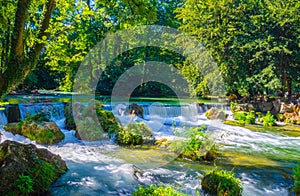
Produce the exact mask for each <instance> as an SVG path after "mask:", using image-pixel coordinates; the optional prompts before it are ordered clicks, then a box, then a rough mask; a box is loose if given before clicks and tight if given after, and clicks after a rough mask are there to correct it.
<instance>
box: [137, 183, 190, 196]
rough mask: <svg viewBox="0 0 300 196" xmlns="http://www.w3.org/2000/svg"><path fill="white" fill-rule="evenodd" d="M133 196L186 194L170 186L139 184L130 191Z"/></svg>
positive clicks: (178, 195)
mask: <svg viewBox="0 0 300 196" xmlns="http://www.w3.org/2000/svg"><path fill="white" fill-rule="evenodd" d="M132 195H133V196H185V195H187V194H184V193H180V192H178V191H176V190H174V188H172V187H163V186H156V185H150V186H148V187H145V186H140V187H139V188H138V190H136V191H135V192H133V193H132Z"/></svg>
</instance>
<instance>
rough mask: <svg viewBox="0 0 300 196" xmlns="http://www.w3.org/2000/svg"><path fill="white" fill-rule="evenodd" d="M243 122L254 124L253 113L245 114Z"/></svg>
mask: <svg viewBox="0 0 300 196" xmlns="http://www.w3.org/2000/svg"><path fill="white" fill-rule="evenodd" d="M245 123H247V124H255V114H254V113H252V112H248V113H247V115H246V120H245Z"/></svg>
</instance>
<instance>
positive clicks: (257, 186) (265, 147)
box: [0, 103, 300, 196]
mask: <svg viewBox="0 0 300 196" xmlns="http://www.w3.org/2000/svg"><path fill="white" fill-rule="evenodd" d="M63 106H64V104H63V103H49V104H48V103H47V104H40V103H39V104H20V105H19V108H20V113H21V116H22V118H23V119H24V118H25V117H26V115H30V114H34V113H36V112H40V111H44V112H46V113H47V114H48V115H49V116H50V118H51V119H52V120H54V121H55V122H56V123H57V124H58V126H59V127H60V128H61V130H62V132H63V133H64V134H65V139H64V140H63V141H62V142H60V143H59V144H57V145H51V146H47V147H45V146H42V145H37V146H38V147H42V148H47V149H49V150H50V151H51V152H53V153H55V154H59V155H60V156H61V157H62V158H63V159H64V160H65V161H66V163H67V166H68V168H69V170H68V171H67V173H66V174H64V175H63V176H62V177H61V178H60V179H59V180H58V181H57V182H56V183H55V184H54V185H53V186H52V188H51V190H50V192H51V195H83V194H87V193H88V195H131V193H132V191H133V190H134V189H135V188H137V186H138V184H151V183H158V184H165V185H171V186H174V187H185V188H184V189H182V191H184V192H188V193H189V194H191V195H196V190H199V189H200V184H201V180H200V179H201V176H202V174H203V173H204V172H205V171H206V170H207V169H209V168H210V167H213V166H207V165H205V164H200V163H197V162H181V161H171V162H170V163H168V164H165V165H163V166H159V167H155V168H150V169H143V171H142V172H143V175H137V174H135V173H134V165H138V163H139V161H141V160H138V159H139V158H141V157H139V156H138V154H137V155H133V154H128V153H130V150H128V149H125V150H124V149H122V148H120V147H119V146H118V145H115V144H114V143H112V142H111V141H105V140H104V141H96V142H85V141H81V140H78V139H77V138H76V137H75V131H69V130H66V129H64V127H65V124H64V115H63V113H64V111H63V108H64V107H63ZM210 107H212V106H208V105H200V106H199V105H198V104H191V105H186V106H184V107H182V108H180V107H178V106H173V105H161V104H153V105H152V106H151V105H150V104H148V105H143V108H144V111H145V113H144V114H145V118H144V119H138V120H139V121H144V122H145V123H146V124H147V125H148V126H149V127H151V128H152V129H153V130H154V136H155V137H156V138H157V139H159V138H162V137H166V138H168V139H178V137H177V136H176V135H175V134H174V130H175V129H177V130H178V131H181V129H183V127H184V126H201V125H207V126H208V129H209V130H211V131H212V132H214V133H215V135H214V137H216V138H217V140H216V141H217V143H219V144H222V146H223V147H222V149H224V150H229V151H234V152H243V153H245V154H249V155H250V154H251V155H252V156H253V155H255V154H262V155H263V156H272V157H276V156H278V155H280V156H282V157H284V156H287V155H288V156H289V158H291V159H293V160H294V161H296V160H297V158H298V160H299V161H300V158H299V154H300V138H297V137H286V136H282V135H278V134H274V133H260V132H253V131H250V130H248V129H245V128H241V127H235V126H229V125H224V124H223V123H221V122H220V121H211V120H207V118H206V117H205V116H204V112H205V111H206V110H207V109H208V108H210ZM215 107H219V108H220V107H224V106H221V105H215ZM105 108H106V109H108V110H112V111H114V107H108V106H106V107H105ZM225 112H227V113H228V114H230V115H231V113H230V111H226V108H225ZM114 114H115V115H116V116H117V117H118V118H119V119H120V121H121V122H122V124H123V125H126V124H127V123H129V122H130V116H129V115H127V116H126V115H119V114H117V113H116V111H115V112H114ZM185 114H189V115H185ZM0 123H1V124H2V125H4V124H6V123H7V119H6V117H5V115H4V113H3V112H2V111H0ZM0 131H1V133H2V140H1V142H3V141H5V140H14V141H18V142H21V143H25V144H29V143H33V144H35V142H33V141H31V140H29V139H27V138H25V137H23V136H20V135H13V134H11V133H9V132H6V131H4V130H3V128H0ZM221 136H222V137H221ZM118 153H119V154H122V153H123V156H118ZM124 153H125V154H124ZM124 156H125V158H124ZM129 156H136V157H133V158H131V161H128V157H129ZM149 156H151V155H150V154H149ZM126 157H127V159H126ZM162 159H163V157H162ZM134 160H136V162H135V161H134ZM299 161H298V162H299ZM279 163H280V164H282V163H284V162H279ZM280 164H279V165H280ZM198 167H199V168H198ZM224 167H225V166H224ZM288 167H290V165H288V166H287V165H284V167H282V168H281V167H280V168H274V167H268V168H261V169H258V168H255V165H254V166H253V167H249V168H248V167H246V168H245V167H237V169H236V171H235V172H236V173H237V175H238V177H240V178H241V179H242V183H243V187H244V191H243V195H263V196H265V195H288V194H289V191H288V188H289V186H290V184H291V182H290V179H289V181H287V180H286V179H287V177H286V176H285V175H287V170H289V168H288ZM228 169H232V168H228Z"/></svg>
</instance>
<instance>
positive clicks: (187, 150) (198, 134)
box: [170, 126, 215, 160]
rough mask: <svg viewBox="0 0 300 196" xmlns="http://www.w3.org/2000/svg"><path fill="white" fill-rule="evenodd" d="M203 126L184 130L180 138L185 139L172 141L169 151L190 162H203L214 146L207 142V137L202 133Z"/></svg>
mask: <svg viewBox="0 0 300 196" xmlns="http://www.w3.org/2000/svg"><path fill="white" fill-rule="evenodd" d="M205 128H206V127H205V126H202V127H191V128H189V129H187V130H185V131H184V132H183V133H181V134H180V136H182V137H185V139H183V140H177V141H172V142H171V144H170V149H171V150H172V151H174V152H175V153H177V154H179V155H180V156H181V157H184V158H188V159H192V160H203V159H205V158H206V155H207V154H209V153H210V150H211V149H213V147H214V145H213V144H212V141H210V140H209V138H208V135H207V134H205V133H204V131H205ZM207 158H209V159H214V158H215V157H207Z"/></svg>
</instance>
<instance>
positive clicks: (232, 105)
mask: <svg viewBox="0 0 300 196" xmlns="http://www.w3.org/2000/svg"><path fill="white" fill-rule="evenodd" d="M238 105H239V104H238V103H236V102H230V110H231V111H232V112H236V107H237V106H238Z"/></svg>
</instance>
